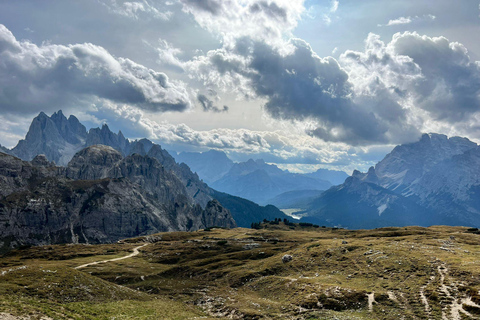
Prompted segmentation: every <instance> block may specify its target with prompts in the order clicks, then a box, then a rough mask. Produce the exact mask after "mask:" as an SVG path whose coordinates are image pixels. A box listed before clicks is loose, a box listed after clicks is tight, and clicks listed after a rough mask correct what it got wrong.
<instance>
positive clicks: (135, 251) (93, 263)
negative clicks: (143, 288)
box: [74, 243, 148, 269]
mask: <svg viewBox="0 0 480 320" xmlns="http://www.w3.org/2000/svg"><path fill="white" fill-rule="evenodd" d="M146 245H148V243H145V244H144V245H141V246H138V247H136V248H134V249H133V252H132V253H131V254H129V255H126V256H125V257H120V258H115V259H110V260H101V261H95V262H90V263H85V264H82V265H81V266H78V267H75V268H74V269H82V268H85V267H88V266H93V265H96V264H100V263H106V262H111V261H119V260H124V259H128V258H131V257H135V256H137V255H139V254H140V251H139V249H140V248H143V247H145V246H146Z"/></svg>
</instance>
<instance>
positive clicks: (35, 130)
mask: <svg viewBox="0 0 480 320" xmlns="http://www.w3.org/2000/svg"><path fill="white" fill-rule="evenodd" d="M76 137H77V139H76ZM73 143H75V144H73ZM93 145H106V146H109V147H112V148H113V149H115V150H117V151H118V153H119V155H117V157H119V156H129V155H133V154H137V155H141V156H145V155H147V156H149V157H151V158H155V159H157V160H158V161H159V162H160V164H161V165H163V167H164V168H165V170H166V171H169V172H171V173H173V174H174V175H175V176H176V178H178V180H180V181H181V182H182V184H183V186H184V188H185V189H186V193H187V196H188V197H189V198H191V199H193V201H194V202H195V203H196V204H199V205H200V206H201V207H202V208H204V209H205V208H206V207H207V204H208V203H209V202H210V201H212V200H213V199H214V197H213V194H214V193H215V192H216V191H215V190H213V189H212V188H210V187H209V186H208V185H207V184H206V183H204V182H203V181H202V180H201V179H200V178H199V176H198V175H197V174H196V173H193V172H192V171H191V170H190V168H189V166H188V165H186V164H185V163H180V164H178V163H177V162H176V161H175V159H174V158H173V157H172V156H171V155H170V154H169V153H168V152H167V151H166V150H164V149H162V148H161V147H160V146H159V145H158V144H155V143H153V142H152V141H150V140H148V139H140V140H135V141H130V140H128V139H126V138H125V137H124V136H123V134H122V132H121V131H119V132H118V134H116V133H113V132H112V131H111V130H110V129H109V127H108V126H107V125H103V126H102V127H101V128H92V129H90V130H89V131H88V132H87V131H86V129H85V127H84V126H83V125H81V124H80V123H79V122H78V120H77V119H76V118H75V117H74V116H73V115H72V116H70V117H69V119H67V118H66V117H65V116H64V115H63V113H62V112H61V111H59V112H57V113H54V114H53V115H52V116H51V117H48V116H47V115H45V114H44V113H40V114H39V116H37V117H36V118H35V119H34V120H33V122H32V125H31V127H30V131H29V133H28V134H27V137H26V138H25V140H22V141H20V142H19V144H18V145H17V147H16V148H15V152H16V153H15V152H14V151H11V152H10V151H9V153H14V155H16V156H18V157H20V158H22V159H23V160H31V159H32V158H33V157H35V156H36V155H37V154H46V158H47V159H48V160H54V161H55V162H56V163H58V164H61V165H67V163H68V162H69V161H70V160H71V159H72V157H73V156H74V154H75V152H78V151H80V150H82V149H83V148H84V147H87V146H93ZM212 155H213V156H215V155H218V153H215V152H210V153H209V152H207V153H206V154H205V156H212ZM220 156H221V155H220ZM221 157H222V156H221ZM224 160H225V159H224ZM228 161H229V159H228V158H227V162H228ZM92 166H93V164H92ZM92 166H90V167H89V168H87V169H82V170H90V169H92ZM100 167H102V164H101V163H100ZM77 169H78V168H77ZM97 169H98V168H97ZM97 169H95V170H92V172H90V173H88V172H83V171H82V172H81V173H80V176H82V177H83V178H89V179H93V178H98V177H97V176H96V175H98V176H100V177H104V176H105V174H106V173H105V172H100V171H98V170H97ZM100 169H101V168H100ZM70 170H73V167H71V168H70ZM277 170H279V169H278V168H277ZM104 171H107V170H106V169H105V168H104ZM280 171H281V170H280ZM77 173H78V172H77ZM69 174H73V173H72V172H69ZM80 176H79V177H80ZM75 177H76V176H72V178H75ZM225 197H228V196H227V195H225V196H224V198H225ZM242 201H245V203H241V202H242ZM247 201H248V200H245V199H240V198H239V199H236V200H235V201H233V199H232V201H231V203H235V204H238V206H239V208H244V207H250V208H252V210H253V208H255V207H254V206H250V204H249V203H248V202H247ZM231 208H232V210H233V211H235V210H236V209H235V207H233V206H232V207H231ZM264 213H265V212H264V211H262V210H257V209H255V210H253V212H251V213H247V215H248V216H250V217H252V220H251V221H250V222H249V223H248V225H250V223H251V222H258V221H261V220H263V219H268V218H269V217H270V215H269V214H266V213H265V214H266V215H263V214H264Z"/></svg>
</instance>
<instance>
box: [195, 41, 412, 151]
mask: <svg viewBox="0 0 480 320" xmlns="http://www.w3.org/2000/svg"><path fill="white" fill-rule="evenodd" d="M290 45H291V46H292V47H293V50H292V52H290V53H289V54H284V53H281V52H280V51H279V50H278V49H275V48H274V47H272V46H269V45H268V44H266V43H264V42H260V41H253V40H251V39H249V38H245V37H244V38H242V39H239V40H238V42H237V46H236V47H235V52H228V51H225V50H217V51H215V52H213V53H211V54H210V55H209V61H208V63H207V64H208V67H209V68H211V67H213V68H214V70H216V71H217V72H218V73H219V75H220V76H221V77H223V78H222V79H225V78H226V77H229V78H230V79H233V80H232V82H233V83H234V84H236V85H238V84H242V83H243V84H244V86H245V88H243V90H244V92H246V93H247V94H248V92H252V95H254V96H256V97H259V98H264V99H266V101H267V102H266V103H265V105H264V108H265V110H266V111H267V112H268V113H269V114H270V115H271V116H273V117H274V118H277V119H284V120H299V121H304V120H312V119H313V120H314V121H316V122H317V124H318V125H317V127H316V128H312V129H309V130H308V133H309V134H310V135H314V136H317V137H319V138H321V139H323V140H325V141H334V142H346V143H349V144H376V143H386V142H390V141H396V142H398V141H399V140H400V139H403V138H404V137H405V136H406V135H405V133H408V136H412V135H417V134H418V132H417V130H415V129H414V128H413V127H412V126H410V125H408V124H407V118H406V113H405V111H404V110H403V109H402V107H401V105H399V104H398V103H397V102H396V101H395V100H394V99H393V97H392V96H391V93H390V91H393V90H389V89H388V88H385V87H383V88H375V90H376V94H375V95H372V96H367V97H358V96H357V95H356V93H355V90H354V85H353V83H352V82H351V81H350V80H349V75H348V73H347V72H346V71H345V70H343V69H342V68H341V66H340V65H339V64H338V62H337V61H336V60H335V59H333V58H331V57H327V58H320V57H318V56H317V55H316V54H315V52H313V50H312V48H311V47H310V46H309V45H308V44H307V43H306V42H305V41H303V40H300V39H295V40H292V41H291V42H290ZM242 57H243V59H242ZM202 68H203V69H204V70H206V69H208V68H207V67H206V66H200V69H202ZM235 76H237V77H238V76H239V77H242V78H244V79H245V78H246V79H247V80H248V81H247V82H245V81H243V82H242V81H241V80H237V81H236V80H235V79H236V78H235ZM209 77H210V78H213V79H215V78H219V76H215V75H211V73H210V74H209ZM398 132H402V133H403V134H404V135H398V134H397V133H398Z"/></svg>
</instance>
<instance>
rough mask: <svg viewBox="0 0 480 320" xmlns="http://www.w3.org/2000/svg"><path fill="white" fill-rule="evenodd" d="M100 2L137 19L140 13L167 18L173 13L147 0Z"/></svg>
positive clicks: (115, 12) (113, 11)
mask: <svg viewBox="0 0 480 320" xmlns="http://www.w3.org/2000/svg"><path fill="white" fill-rule="evenodd" d="M100 3H101V4H103V5H104V6H105V7H107V9H108V11H109V12H111V13H113V14H118V15H121V16H124V17H127V18H131V19H135V20H138V19H140V18H141V16H142V15H145V16H151V17H153V18H156V19H161V20H169V19H170V17H171V16H172V15H173V13H172V12H171V11H165V10H163V9H158V8H157V7H155V6H154V5H153V4H151V3H150V2H148V1H147V0H143V1H119V0H109V1H108V0H100Z"/></svg>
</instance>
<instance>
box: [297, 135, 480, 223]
mask: <svg viewBox="0 0 480 320" xmlns="http://www.w3.org/2000/svg"><path fill="white" fill-rule="evenodd" d="M479 199H480V147H479V146H477V144H475V143H474V142H472V141H470V140H468V139H466V138H460V137H452V138H448V137H447V136H445V135H441V134H424V135H423V136H422V137H421V139H420V140H419V141H418V142H414V143H409V144H405V145H400V146H397V147H395V148H394V149H393V150H392V152H390V153H389V154H388V155H386V156H385V158H384V159H383V160H382V161H380V162H379V163H378V164H377V165H376V166H375V167H371V168H370V169H369V170H368V172H366V173H361V172H359V171H355V172H354V173H353V175H352V177H351V178H348V179H347V180H346V181H345V183H344V184H342V185H340V186H337V187H334V188H332V189H330V190H328V191H327V192H325V193H324V194H322V195H321V196H320V197H318V198H317V199H315V200H313V201H312V202H311V203H310V204H309V207H308V209H307V210H306V213H307V214H308V217H307V218H305V220H307V221H316V222H320V223H321V222H322V221H323V222H325V223H330V224H338V225H342V226H346V227H351V228H358V227H374V226H375V227H377V226H392V225H395V226H401V225H407V224H418V225H423V226H425V225H432V224H447V225H466V226H479V225H480V200H479ZM353 216H356V217H363V219H364V221H362V223H361V226H360V224H359V223H357V222H355V220H354V219H353ZM346 217H352V219H350V220H349V219H346ZM387 217H388V219H387ZM425 217H427V219H425Z"/></svg>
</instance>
